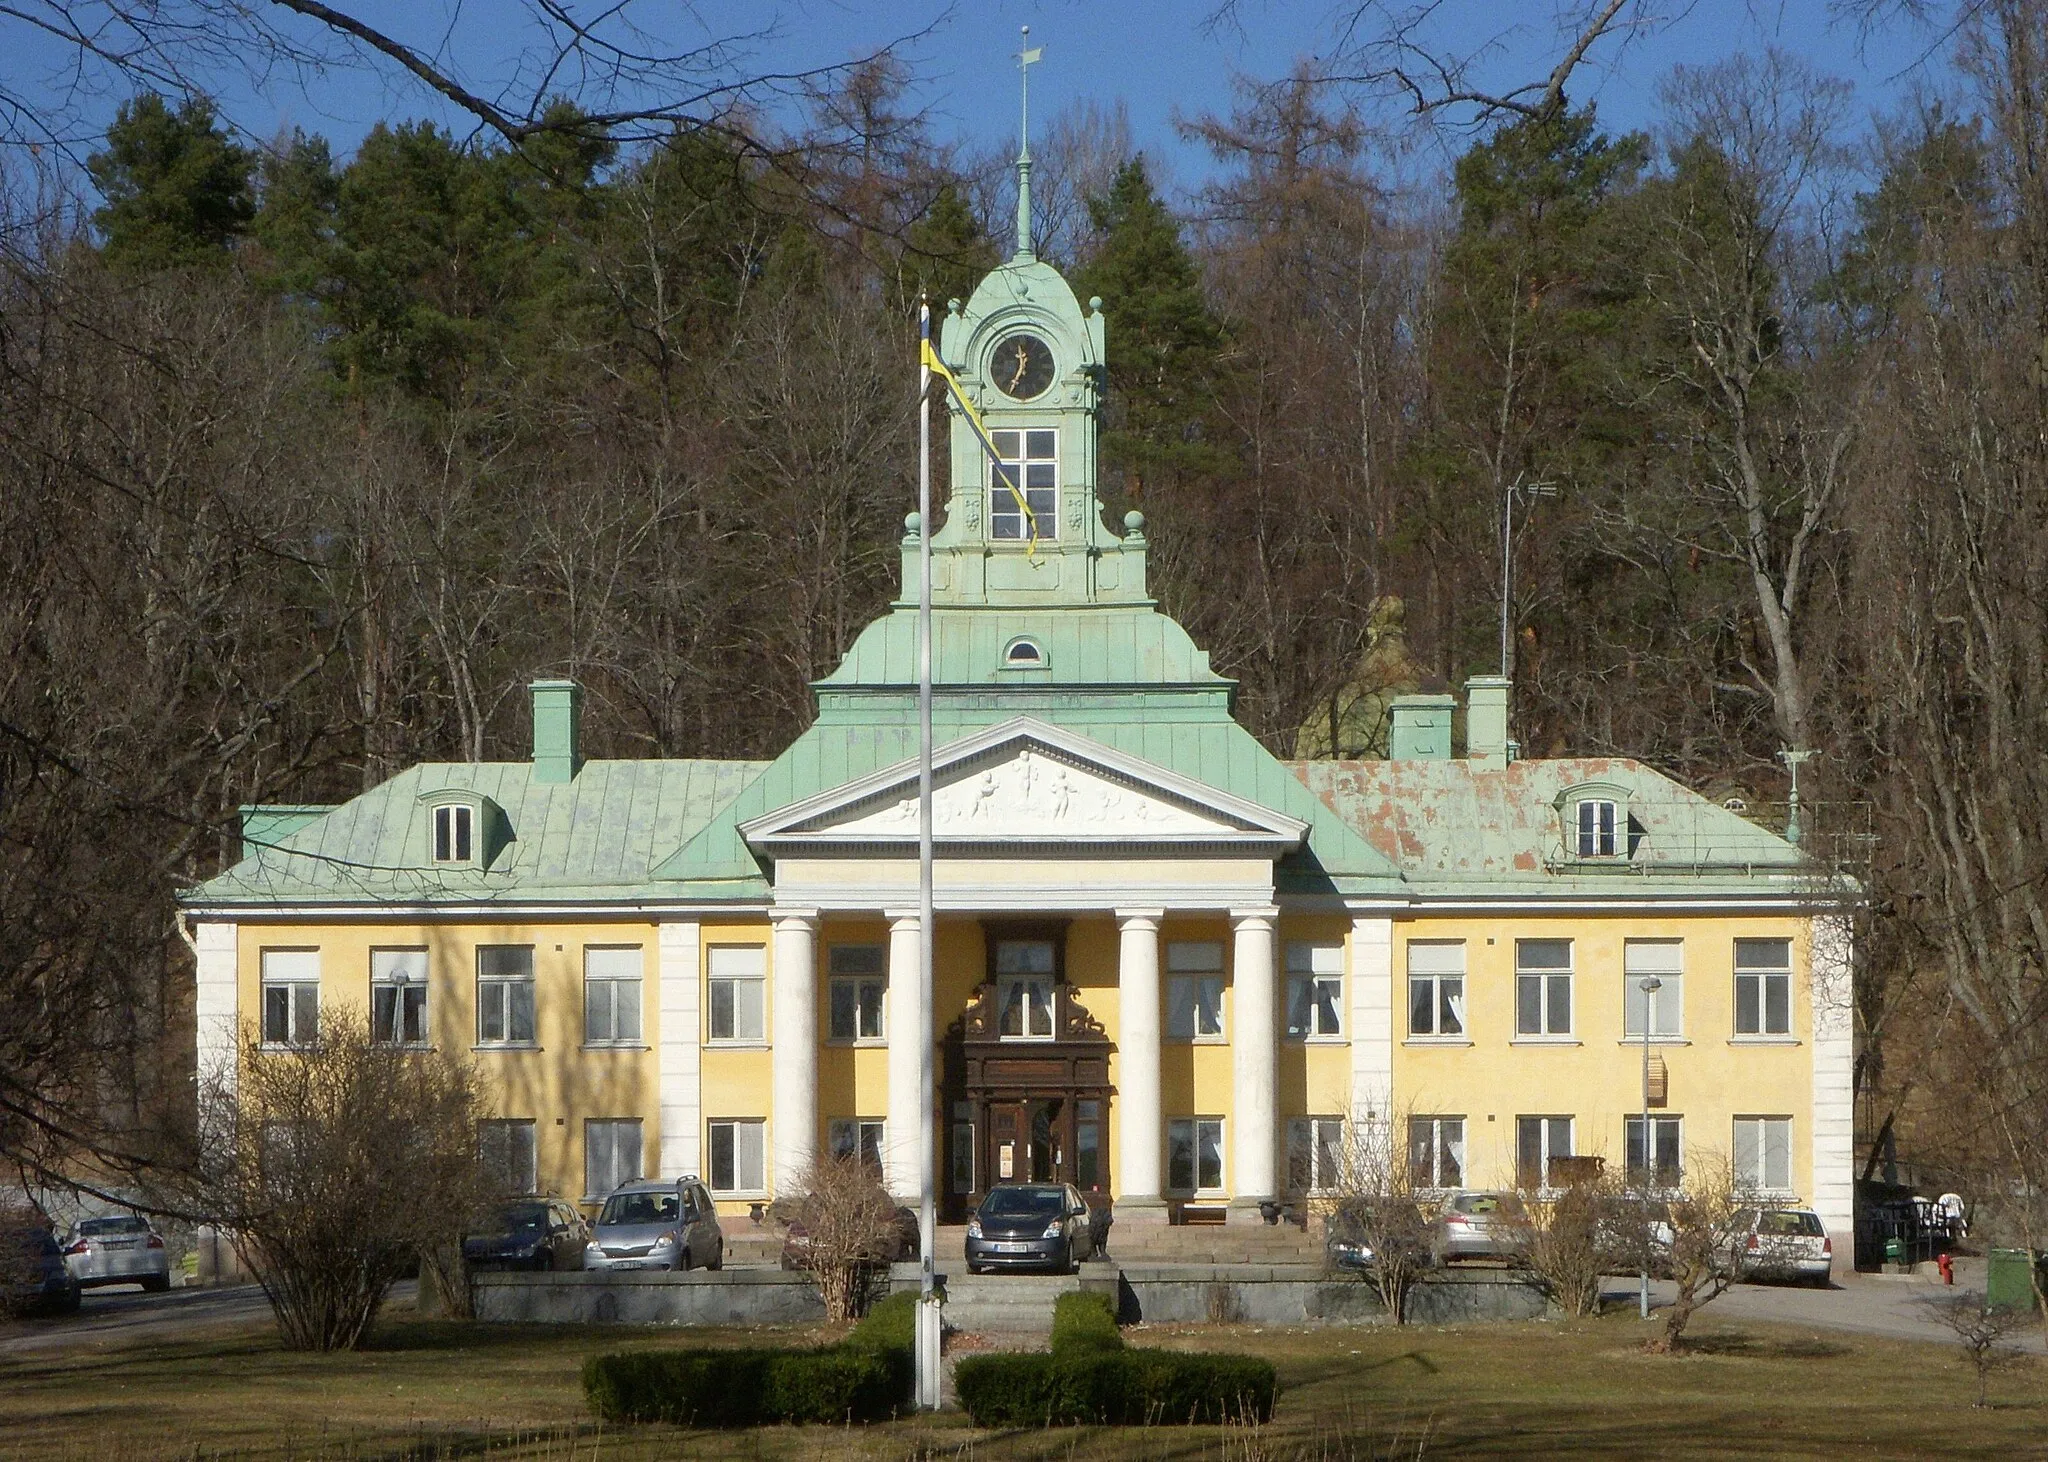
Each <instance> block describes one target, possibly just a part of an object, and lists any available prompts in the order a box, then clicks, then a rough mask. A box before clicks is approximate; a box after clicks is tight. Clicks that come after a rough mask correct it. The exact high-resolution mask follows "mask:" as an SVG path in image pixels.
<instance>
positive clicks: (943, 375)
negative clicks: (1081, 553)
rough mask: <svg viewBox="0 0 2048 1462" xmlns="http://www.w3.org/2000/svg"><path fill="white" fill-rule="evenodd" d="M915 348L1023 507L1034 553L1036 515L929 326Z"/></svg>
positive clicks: (1013, 496) (1035, 549)
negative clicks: (943, 357) (935, 345)
mask: <svg viewBox="0 0 2048 1462" xmlns="http://www.w3.org/2000/svg"><path fill="white" fill-rule="evenodd" d="M917 348H918V351H919V353H920V355H919V358H920V359H921V360H922V361H923V363H924V365H925V367H926V368H927V369H928V370H930V371H931V373H932V374H933V375H935V376H937V377H938V378H939V379H940V380H942V381H944V382H945V383H946V389H947V390H949V391H951V392H952V393H953V399H954V400H955V401H957V402H959V403H960V410H961V412H962V413H963V414H964V415H965V416H966V417H967V424H968V425H969V426H971V427H973V428H974V436H975V440H976V441H978V442H980V443H981V450H982V451H984V452H986V453H987V454H988V460H989V461H990V462H992V463H993V464H995V469H996V476H997V478H998V479H1000V480H1001V482H1002V485H1003V488H1004V490H1006V491H1007V492H1008V493H1009V494H1010V496H1011V497H1012V498H1013V499H1015V501H1016V504H1017V506H1018V507H1019V508H1021V509H1022V510H1023V513H1024V522H1025V525H1026V526H1027V527H1028V528H1029V529H1030V532H1031V536H1030V541H1029V543H1028V544H1027V545H1026V546H1027V550H1028V551H1029V552H1030V553H1032V554H1033V555H1036V554H1037V552H1038V515H1037V514H1036V513H1034V512H1032V511H1031V503H1030V501H1029V499H1027V498H1026V497H1025V495H1024V489H1023V487H1022V485H1021V484H1020V483H1019V482H1018V481H1017V479H1016V477H1015V476H1014V475H1013V474H1012V471H1011V467H1010V464H1009V463H1007V462H1005V461H1004V460H1003V459H1002V456H1001V454H1000V453H998V452H997V451H996V444H995V442H994V441H993V440H992V439H991V438H990V436H989V432H988V426H987V424H986V423H984V422H983V421H982V419H981V413H980V412H979V411H976V410H975V409H974V403H973V402H972V401H969V400H968V399H967V391H966V388H965V387H963V386H962V385H961V384H960V378H959V377H958V376H956V375H954V374H953V372H952V371H951V370H949V369H947V366H946V363H945V362H944V361H942V360H940V359H939V353H938V352H937V351H936V350H934V349H932V340H931V327H930V325H929V324H927V325H926V326H925V331H924V334H923V336H922V338H920V339H919V341H918V343H917Z"/></svg>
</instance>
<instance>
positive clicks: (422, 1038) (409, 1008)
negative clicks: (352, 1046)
mask: <svg viewBox="0 0 2048 1462" xmlns="http://www.w3.org/2000/svg"><path fill="white" fill-rule="evenodd" d="M370 1039H371V1040H372V1041H375V1042H376V1043H377V1044H378V1045H380V1046H424V1045H425V1044H426V1043H427V952H426V951H425V950H424V949H373V950H371V951H370Z"/></svg>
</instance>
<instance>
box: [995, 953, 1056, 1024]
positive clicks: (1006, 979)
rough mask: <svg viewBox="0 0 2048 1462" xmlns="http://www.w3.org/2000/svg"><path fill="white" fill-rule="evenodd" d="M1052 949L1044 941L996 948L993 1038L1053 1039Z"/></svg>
mask: <svg viewBox="0 0 2048 1462" xmlns="http://www.w3.org/2000/svg"><path fill="white" fill-rule="evenodd" d="M1053 963H1054V960H1053V947H1052V943H1051V941H1050V940H1045V939H1005V940H1004V941H1002V942H1001V943H1000V944H998V945H997V946H996V1000H997V1006H996V1034H997V1035H998V1036H999V1037H1001V1038H1002V1039H1003V1040H1006V1041H1049V1040H1051V1039H1052V985H1053Z"/></svg>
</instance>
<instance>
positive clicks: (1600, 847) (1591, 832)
mask: <svg viewBox="0 0 2048 1462" xmlns="http://www.w3.org/2000/svg"><path fill="white" fill-rule="evenodd" d="M1614 824H1615V806H1614V804H1613V803H1612V802H1607V801H1603V800H1600V799H1598V798H1590V797H1589V798H1587V799H1586V800H1585V801H1584V802H1581V803H1580V804H1579V836H1578V849H1579V856H1580V857H1581V858H1612V857H1613V856H1614V852H1615V848H1616V846H1617V844H1616V841H1615V828H1614Z"/></svg>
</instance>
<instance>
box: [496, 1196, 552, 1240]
mask: <svg viewBox="0 0 2048 1462" xmlns="http://www.w3.org/2000/svg"><path fill="white" fill-rule="evenodd" d="M547 1226H548V1209H547V1205H546V1204H545V1203H513V1204H509V1205H507V1206H506V1207H504V1208H501V1209H499V1210H498V1232H499V1233H501V1234H530V1233H535V1232H538V1231H539V1230H541V1229H544V1228H546V1227H547Z"/></svg>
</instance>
